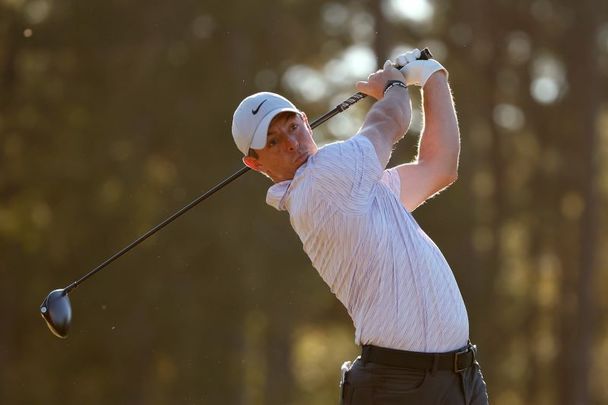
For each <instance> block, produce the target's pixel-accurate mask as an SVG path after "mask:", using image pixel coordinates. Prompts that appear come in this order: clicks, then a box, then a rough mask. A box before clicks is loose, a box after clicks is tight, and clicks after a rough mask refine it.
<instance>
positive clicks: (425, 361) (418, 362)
mask: <svg viewBox="0 0 608 405" xmlns="http://www.w3.org/2000/svg"><path fill="white" fill-rule="evenodd" d="M476 353H477V346H475V345H472V344H471V343H469V344H468V345H466V346H465V347H463V348H462V349H459V350H456V351H453V352H448V353H421V352H408V351H405V350H395V349H387V348H385V347H378V346H371V345H365V346H363V350H362V352H361V360H362V361H363V364H365V363H378V364H383V365H386V366H393V367H406V368H415V369H418V370H452V371H454V372H455V373H460V372H463V371H464V370H466V369H467V368H469V367H471V366H472V365H473V364H475V355H476Z"/></svg>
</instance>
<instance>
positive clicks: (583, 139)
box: [560, 0, 600, 405]
mask: <svg viewBox="0 0 608 405" xmlns="http://www.w3.org/2000/svg"><path fill="white" fill-rule="evenodd" d="M571 7H572V10H573V14H574V16H573V21H575V22H574V23H573V24H572V26H571V27H570V30H568V31H567V32H566V33H565V39H567V41H565V44H566V46H567V47H568V48H567V49H568V58H569V60H570V64H569V68H568V82H569V83H570V89H571V94H570V98H569V101H570V102H569V103H568V106H569V115H570V122H571V123H572V124H571V125H570V126H569V128H570V129H572V131H571V133H569V134H564V135H565V136H569V137H572V138H574V139H575V142H577V143H578V144H579V147H578V148H577V149H576V150H578V151H579V156H580V159H578V163H579V164H578V165H576V166H575V167H573V168H570V169H569V170H575V171H576V172H577V173H576V175H575V176H573V177H575V178H577V179H582V181H583V183H582V184H580V185H578V189H577V192H579V193H580V195H581V197H582V200H583V210H582V213H581V216H580V219H579V224H578V225H579V237H578V239H579V240H578V262H577V268H578V275H576V276H574V277H573V278H574V281H575V282H574V283H572V284H569V285H564V289H567V290H569V292H570V294H575V296H576V299H574V302H576V306H575V309H574V310H573V311H572V312H571V316H573V319H571V320H570V322H568V324H569V325H572V329H571V330H570V331H568V332H567V333H565V334H564V336H563V339H562V348H563V355H564V356H563V358H564V360H563V363H562V364H561V367H560V369H561V370H563V373H562V375H561V384H560V387H561V389H562V395H561V401H562V404H564V405H566V404H567V405H572V404H574V405H583V404H588V403H590V401H591V399H592V398H591V395H590V392H589V386H590V384H589V370H590V368H591V357H590V356H591V350H592V348H593V333H594V322H593V319H594V315H595V300H594V298H593V291H592V290H593V288H592V287H593V283H594V278H595V270H596V269H595V267H596V259H597V235H598V193H597V159H598V156H597V150H598V148H597V146H598V128H597V124H598V121H599V110H600V108H599V107H600V83H599V82H600V79H599V72H598V58H597V52H598V48H597V43H598V42H597V34H598V20H597V15H598V13H597V3H596V2H594V1H592V0H582V1H580V2H577V3H574V4H571Z"/></svg>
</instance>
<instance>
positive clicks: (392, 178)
mask: <svg viewBox="0 0 608 405" xmlns="http://www.w3.org/2000/svg"><path fill="white" fill-rule="evenodd" d="M381 181H382V183H383V184H385V185H386V186H387V187H388V188H389V190H391V192H392V193H393V194H395V196H396V197H397V198H400V197H401V178H400V177H399V172H398V171H397V168H396V167H393V168H391V169H388V170H385V171H384V173H383V174H382V180H381Z"/></svg>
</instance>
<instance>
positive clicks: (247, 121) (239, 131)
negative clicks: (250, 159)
mask: <svg viewBox="0 0 608 405" xmlns="http://www.w3.org/2000/svg"><path fill="white" fill-rule="evenodd" d="M285 111H292V112H295V113H299V112H300V111H299V110H298V109H297V108H296V106H295V105H293V103H292V102H291V101H289V100H287V99H286V98H285V97H283V96H280V95H278V94H275V93H269V92H262V93H256V94H252V95H251V96H249V97H247V98H245V99H244V100H243V101H241V104H239V106H238V107H237V109H236V110H235V111H234V116H233V117H232V137H233V138H234V142H235V143H236V146H237V148H239V150H240V151H241V152H243V154H244V155H247V154H248V153H249V149H264V146H266V136H267V135H268V127H269V126H270V121H272V119H273V118H274V117H275V116H276V115H277V114H279V113H282V112H285Z"/></svg>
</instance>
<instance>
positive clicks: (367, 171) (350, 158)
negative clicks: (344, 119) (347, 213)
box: [314, 135, 384, 207]
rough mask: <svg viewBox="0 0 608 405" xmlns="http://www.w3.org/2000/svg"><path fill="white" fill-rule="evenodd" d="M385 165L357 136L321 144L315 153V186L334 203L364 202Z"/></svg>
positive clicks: (361, 136) (366, 140) (367, 142)
mask: <svg viewBox="0 0 608 405" xmlns="http://www.w3.org/2000/svg"><path fill="white" fill-rule="evenodd" d="M383 171H384V168H383V167H382V166H381V165H380V161H379V160H378V155H377V154H376V149H375V148H374V145H373V144H372V143H371V141H370V140H369V139H367V138H366V137H365V136H363V135H356V136H354V137H352V138H351V139H349V140H347V141H343V142H336V143H332V144H329V145H327V146H325V147H323V148H322V149H321V150H320V151H319V153H318V156H317V159H316V164H315V170H314V177H315V183H316V188H317V189H319V190H320V191H322V192H323V194H324V195H325V196H327V197H328V198H331V199H332V200H333V201H332V202H335V203H336V204H341V203H344V204H346V205H349V206H351V207H352V206H353V204H354V205H357V204H359V203H361V204H365V203H366V202H367V200H368V199H369V198H370V196H371V192H372V189H373V187H376V186H378V184H379V182H380V180H381V179H382V175H383Z"/></svg>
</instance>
